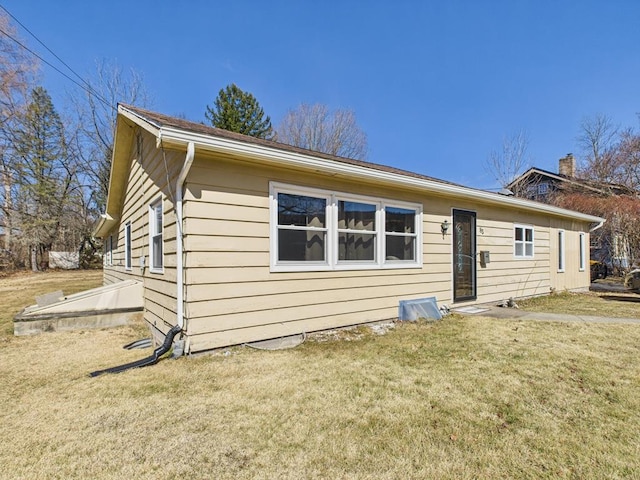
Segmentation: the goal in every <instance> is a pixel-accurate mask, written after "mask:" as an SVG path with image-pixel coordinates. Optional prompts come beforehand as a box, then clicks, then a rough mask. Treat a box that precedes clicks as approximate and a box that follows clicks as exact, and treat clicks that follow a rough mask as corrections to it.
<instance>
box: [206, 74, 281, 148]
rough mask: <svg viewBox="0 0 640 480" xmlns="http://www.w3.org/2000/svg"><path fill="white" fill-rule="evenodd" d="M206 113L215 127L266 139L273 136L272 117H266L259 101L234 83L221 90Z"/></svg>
mask: <svg viewBox="0 0 640 480" xmlns="http://www.w3.org/2000/svg"><path fill="white" fill-rule="evenodd" d="M204 115H205V117H206V118H207V120H209V122H210V123H211V125H213V126H214V127H217V128H222V129H224V130H229V131H230V132H236V133H242V134H244V135H249V136H252V137H257V138H266V139H269V138H271V137H272V136H273V129H272V128H271V119H270V118H269V116H267V117H266V118H265V115H264V110H263V109H262V107H260V104H259V103H258V101H257V100H256V99H255V97H254V96H253V95H252V94H250V93H247V92H244V91H242V90H241V89H240V88H238V87H237V86H236V85H235V84H234V83H232V84H231V85H227V87H226V88H225V89H221V90H220V92H219V93H218V97H217V98H216V100H215V103H214V107H213V108H212V107H210V106H207V110H206V112H205V114H204Z"/></svg>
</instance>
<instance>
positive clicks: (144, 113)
mask: <svg viewBox="0 0 640 480" xmlns="http://www.w3.org/2000/svg"><path fill="white" fill-rule="evenodd" d="M120 106H121V107H122V108H124V109H126V110H128V111H129V112H131V113H133V114H135V115H137V116H139V117H140V118H142V119H144V120H146V121H147V122H149V123H151V124H153V125H155V126H156V127H157V128H162V127H173V128H177V129H180V130H184V131H188V132H192V133H199V134H202V135H210V136H214V137H221V138H227V139H229V140H236V141H239V142H244V143H249V144H253V145H261V146H263V147H269V148H274V149H277V150H282V151H286V152H292V153H299V154H302V155H311V156H314V157H317V158H323V159H326V160H331V161H334V162H339V163H344V164H347V165H356V166H359V167H364V168H370V169H374V170H380V171H383V172H388V173H395V174H398V175H404V176H407V177H413V178H420V179H423V180H429V181H432V182H438V183H442V184H445V185H457V186H461V187H462V186H463V185H459V184H456V183H452V182H448V181H446V180H442V179H439V178H434V177H430V176H428V175H423V174H420V173H416V172H411V171H409V170H402V169H399V168H395V167H390V166H388V165H382V164H378V163H372V162H366V161H364V160H356V159H353V158H345V157H339V156H336V155H329V154H327V153H322V152H317V151H315V150H308V149H305V148H300V147H294V146H292V145H288V144H286V143H281V142H277V141H275V140H265V139H262V138H256V137H250V136H248V135H243V134H241V133H236V132H230V131H228V130H223V129H221V128H216V127H210V126H208V125H205V124H203V123H196V122H192V121H189V120H185V119H181V118H176V117H171V116H169V115H164V114H161V113H156V112H152V111H149V110H145V109H143V108H140V107H135V106H132V105H125V104H120ZM465 188H469V187H465Z"/></svg>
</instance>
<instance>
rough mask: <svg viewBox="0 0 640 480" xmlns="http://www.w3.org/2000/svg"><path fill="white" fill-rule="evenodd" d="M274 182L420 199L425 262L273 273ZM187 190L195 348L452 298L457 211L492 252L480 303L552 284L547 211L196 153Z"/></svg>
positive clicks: (387, 314)
mask: <svg viewBox="0 0 640 480" xmlns="http://www.w3.org/2000/svg"><path fill="white" fill-rule="evenodd" d="M192 179H193V180H195V181H192ZM270 181H274V182H281V183H290V184H292V185H296V186H309V187H314V188H325V189H327V190H331V191H336V192H345V193H353V194H361V195H371V194H372V193H374V195H373V196H377V197H381V198H387V199H390V200H399V201H409V202H413V203H422V204H423V211H424V214H423V226H422V228H423V232H424V235H423V262H424V265H423V267H422V268H421V269H403V270H400V269H398V270H380V269H375V270H361V271H337V270H334V271H320V272H283V273H280V272H278V273H273V272H271V271H270V269H269V199H268V192H269V182H270ZM187 190H188V193H187V195H186V197H185V198H186V200H187V201H186V203H185V217H186V221H185V232H186V235H187V236H186V239H185V250H186V251H187V252H188V253H187V255H186V263H187V266H188V270H187V272H186V283H187V298H188V300H189V305H188V319H189V320H188V331H189V335H190V337H191V340H190V341H191V348H192V349H193V350H194V351H196V350H199V349H205V348H214V347H215V346H223V345H225V344H229V343H227V342H230V343H239V342H243V341H248V340H252V339H255V338H258V337H260V338H269V337H273V336H278V335H280V334H285V333H282V332H287V333H296V332H299V331H301V330H300V329H301V328H302V326H303V325H304V326H305V329H306V330H308V331H310V330H317V329H320V328H329V327H336V326H340V325H348V324H354V323H358V322H362V321H373V320H380V319H384V318H391V317H395V316H396V315H397V305H398V301H399V300H401V299H409V298H419V297H424V296H436V297H437V299H438V301H439V302H443V303H451V295H452V291H451V290H452V285H451V271H452V266H451V251H452V245H451V241H452V235H451V232H449V233H448V234H447V235H446V236H445V238H443V237H442V234H441V232H440V224H441V223H442V221H443V220H444V219H445V218H446V219H447V220H448V221H449V222H451V221H452V218H451V214H452V208H459V209H463V210H464V209H466V210H471V211H475V212H476V214H477V227H478V235H477V247H478V250H489V252H490V255H491V262H490V263H489V264H488V265H487V266H486V268H480V265H479V263H478V271H477V273H478V295H479V298H478V301H496V300H502V299H504V298H508V297H510V296H513V297H519V296H530V295H540V294H544V293H548V292H549V290H550V288H551V281H550V275H549V268H550V263H553V262H552V260H551V259H550V252H549V247H550V241H551V240H550V235H551V234H550V228H549V220H548V218H547V217H544V216H535V215H534V216H532V215H530V214H522V213H520V212H517V211H513V210H509V209H504V208H495V207H491V208H488V207H485V206H477V205H473V204H470V203H468V202H465V201H464V200H461V201H460V202H457V203H456V202H452V201H451V200H450V199H442V198H437V197H433V198H431V197H429V198H419V197H416V196H415V195H413V194H411V193H409V192H400V191H393V190H390V189H387V188H376V189H371V187H370V186H368V185H366V184H361V185H354V184H351V183H346V182H344V181H343V180H341V179H340V178H331V179H328V178H326V177H321V176H312V175H304V176H301V175H300V174H299V173H296V172H285V171H279V170H272V169H269V168H265V167H263V166H257V165H247V166H243V165H241V164H240V163H236V162H228V161H225V160H224V159H222V158H211V159H205V158H203V157H200V156H198V155H196V162H195V163H194V167H193V169H192V172H191V174H190V177H189V182H188V188H187ZM514 223H518V224H525V225H533V226H534V229H535V250H534V259H527V260H522V259H516V258H514V252H513V225H514ZM279 332H280V333H279Z"/></svg>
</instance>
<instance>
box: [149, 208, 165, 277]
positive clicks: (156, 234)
mask: <svg viewBox="0 0 640 480" xmlns="http://www.w3.org/2000/svg"><path fill="white" fill-rule="evenodd" d="M162 228H163V216H162V199H159V200H157V201H155V202H154V203H152V204H151V205H150V206H149V263H150V271H152V272H155V273H162V272H163V267H164V252H163V243H162Z"/></svg>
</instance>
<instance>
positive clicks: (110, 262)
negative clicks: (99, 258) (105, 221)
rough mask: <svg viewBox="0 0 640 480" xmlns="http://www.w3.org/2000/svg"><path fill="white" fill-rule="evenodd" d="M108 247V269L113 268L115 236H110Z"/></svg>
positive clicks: (106, 244)
mask: <svg viewBox="0 0 640 480" xmlns="http://www.w3.org/2000/svg"><path fill="white" fill-rule="evenodd" d="M105 247H106V253H107V255H106V257H107V258H106V265H107V266H108V267H112V266H113V235H109V236H108V237H107V241H106V242H105Z"/></svg>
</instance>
